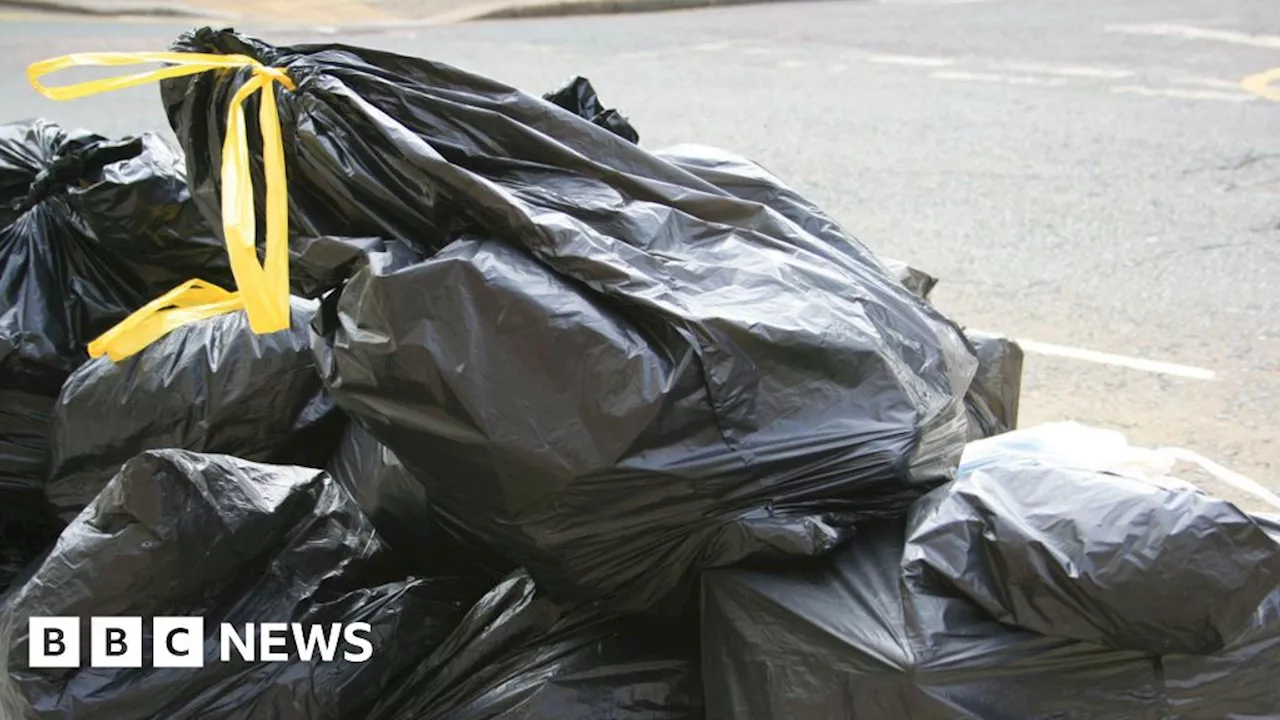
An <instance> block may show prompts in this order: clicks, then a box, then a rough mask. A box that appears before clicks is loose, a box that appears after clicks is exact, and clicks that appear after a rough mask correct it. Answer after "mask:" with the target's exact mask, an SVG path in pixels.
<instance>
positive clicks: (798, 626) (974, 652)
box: [702, 433, 1280, 720]
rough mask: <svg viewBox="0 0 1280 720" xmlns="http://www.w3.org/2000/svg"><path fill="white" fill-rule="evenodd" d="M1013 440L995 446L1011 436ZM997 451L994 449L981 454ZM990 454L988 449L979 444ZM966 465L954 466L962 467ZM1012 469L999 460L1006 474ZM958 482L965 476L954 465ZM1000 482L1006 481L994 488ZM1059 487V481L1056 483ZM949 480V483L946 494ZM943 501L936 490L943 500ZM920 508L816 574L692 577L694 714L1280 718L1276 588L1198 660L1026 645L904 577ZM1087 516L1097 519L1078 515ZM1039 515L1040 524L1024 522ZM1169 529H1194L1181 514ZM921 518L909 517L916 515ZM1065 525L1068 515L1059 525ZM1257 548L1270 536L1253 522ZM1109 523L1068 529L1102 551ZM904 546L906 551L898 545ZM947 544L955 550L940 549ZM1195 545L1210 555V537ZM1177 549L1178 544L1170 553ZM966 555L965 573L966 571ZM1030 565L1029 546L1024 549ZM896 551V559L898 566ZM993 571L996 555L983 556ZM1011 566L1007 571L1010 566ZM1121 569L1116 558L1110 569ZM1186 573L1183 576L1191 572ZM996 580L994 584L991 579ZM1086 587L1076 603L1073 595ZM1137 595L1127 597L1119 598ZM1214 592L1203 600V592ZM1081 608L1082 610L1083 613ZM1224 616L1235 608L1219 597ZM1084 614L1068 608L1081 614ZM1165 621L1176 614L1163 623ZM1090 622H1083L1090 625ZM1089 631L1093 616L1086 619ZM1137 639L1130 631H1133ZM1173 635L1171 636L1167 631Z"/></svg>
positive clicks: (745, 718)
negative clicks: (698, 651) (696, 605)
mask: <svg viewBox="0 0 1280 720" xmlns="http://www.w3.org/2000/svg"><path fill="white" fill-rule="evenodd" d="M1020 434H1021V433H1011V434H1009V435H1004V436H1001V438H999V439H1004V438H1017V436H1018V435H1020ZM987 442H991V443H994V442H997V440H992V441H987ZM989 447H991V446H989ZM968 457H969V456H968V455H966V458H968ZM1005 462H1006V459H1002V458H1001V453H1000V452H999V451H998V449H996V451H994V452H990V453H987V454H986V455H985V458H984V463H986V465H985V469H984V470H983V471H982V472H984V473H986V474H987V475H988V476H989V477H1001V476H997V475H993V473H995V472H997V471H996V470H995V468H999V467H1002V466H1004V463H1005ZM1014 467H1017V461H1016V460H1015V461H1013V464H1012V465H1010V468H1011V469H1012V468H1014ZM966 472H977V471H974V470H973V468H972V467H968V466H962V468H961V474H962V478H963V477H964V475H965V473H966ZM1003 477H1004V479H1006V480H1009V479H1011V476H1007V475H1006V476H1003ZM1071 477H1072V476H1071V474H1070V473H1066V472H1064V473H1062V474H1061V475H1059V476H1058V477H1053V478H1050V477H1043V476H1037V475H1028V476H1027V479H1028V480H1031V479H1037V480H1039V481H1040V483H1041V485H1042V486H1044V487H1045V488H1046V490H1047V491H1056V490H1060V491H1061V493H1062V496H1063V497H1066V496H1067V495H1068V494H1069V493H1072V492H1075V491H1076V489H1077V488H1075V486H1074V484H1073V483H1072V482H1071ZM1059 480H1061V481H1062V482H1061V483H1059V482H1057V481H1059ZM959 482H963V480H961V481H959ZM949 490H950V489H949V488H942V489H939V490H938V491H936V492H937V494H938V496H941V497H944V498H945V497H946V495H947V493H948V492H949ZM934 499H935V496H929V497H926V498H925V499H924V500H921V501H920V503H918V505H917V511H916V512H915V513H913V516H914V517H913V519H912V520H910V521H908V520H902V519H899V520H894V521H887V522H884V523H880V524H876V525H870V524H868V525H865V526H864V527H863V528H862V531H861V532H859V534H858V535H857V537H855V539H854V540H853V541H852V542H851V543H850V544H849V545H848V546H846V547H844V548H841V549H839V550H837V551H836V552H835V553H832V554H831V555H830V556H828V557H827V558H824V559H823V560H822V561H821V562H820V563H819V564H818V565H817V566H816V567H804V568H795V569H791V570H775V571H763V570H715V571H710V572H708V573H705V574H704V576H703V583H702V589H703V604H702V610H703V613H702V623H703V624H702V638H703V663H704V673H703V677H704V680H705V692H706V701H707V717H708V718H711V719H713V720H766V719H767V720H772V719H774V718H788V719H789V720H827V719H828V718H857V719H858V720H902V719H903V718H910V719H911V720H962V719H965V720H968V719H971V718H982V719H983V720H1062V719H1078V720H1086V719H1088V720H1121V719H1128V720H1131V719H1133V718H1144V719H1147V718H1150V719H1152V720H1175V719H1177V720H1221V719H1222V718H1270V717H1275V716H1276V713H1277V711H1278V709H1280V685H1277V684H1276V683H1275V677H1276V673H1277V672H1280V590H1277V589H1274V588H1273V589H1272V590H1271V592H1270V593H1269V594H1267V595H1265V597H1262V598H1261V599H1260V600H1259V602H1257V603H1255V604H1254V609H1253V611H1252V612H1248V613H1246V614H1244V615H1243V616H1244V617H1245V623H1244V626H1243V627H1242V628H1239V629H1240V630H1242V632H1241V633H1240V634H1239V635H1238V636H1237V637H1235V638H1234V639H1233V640H1232V641H1231V642H1230V643H1229V644H1228V645H1227V647H1225V648H1224V649H1222V650H1221V651H1219V652H1215V653H1212V654H1208V655H1190V654H1178V653H1167V654H1151V653H1148V652H1137V651H1131V650H1120V649H1114V648H1110V647H1106V646H1103V645H1098V644H1094V643H1090V642H1083V641H1079V640H1073V639H1070V638H1064V637H1052V636H1047V635H1042V634H1040V633H1035V632H1030V631H1028V630H1024V629H1021V628H1017V627H1014V626H1011V625H1008V624H1003V623H1001V622H999V621H998V620H996V619H995V618H994V617H993V616H992V615H991V614H990V613H988V612H987V611H986V610H984V608H983V607H982V606H981V605H980V604H978V603H975V602H974V601H973V600H972V599H970V598H969V597H968V596H966V595H965V593H964V592H963V591H962V590H958V589H956V587H954V586H953V585H951V584H949V583H948V582H945V581H940V579H939V578H937V577H928V576H925V575H923V574H921V573H918V572H913V571H908V572H904V569H903V566H904V564H911V563H914V562H916V560H914V559H913V556H918V555H919V553H921V552H924V550H923V549H921V548H919V547H916V546H915V544H916V543H918V542H931V543H932V546H934V547H936V546H937V543H938V542H939V541H941V540H943V539H945V538H942V537H937V536H935V537H932V538H929V537H925V538H920V537H916V536H914V535H913V534H912V531H911V527H910V524H911V523H919V522H921V521H925V522H927V508H928V506H929V504H930V502H931V500H934ZM1061 505H1062V502H1060V501H1058V500H1054V501H1051V502H1050V503H1049V505H1048V506H1043V507H1041V506H1038V505H1036V504H1035V503H1033V502H1030V501H1024V502H1023V503H1022V504H1021V505H1020V506H1018V507H1000V508H994V507H992V508H990V517H989V518H988V519H989V520H991V519H998V521H999V522H1001V523H1002V524H1009V525H1011V524H1014V523H1016V522H1017V521H1018V520H1019V519H1022V520H1026V521H1030V522H1032V523H1035V522H1036V521H1037V518H1040V517H1043V518H1049V517H1050V514H1049V511H1050V510H1052V511H1055V512H1056V511H1061V507H1060V506H1061ZM1079 507H1080V508H1081V510H1080V512H1084V511H1085V509H1086V508H1088V509H1089V510H1091V511H1093V512H1094V513H1095V514H1096V516H1097V517H1099V518H1102V517H1103V516H1104V515H1105V513H1106V512H1107V508H1106V507H1101V506H1098V505H1096V504H1089V503H1087V502H1086V503H1082V504H1081V505H1080V506H1079ZM1038 509H1042V510H1044V511H1046V512H1045V514H1044V515H1038V514H1037V510H1038ZM1185 510H1186V512H1185V513H1181V512H1180V513H1179V516H1180V518H1170V519H1173V520H1175V524H1174V525H1173V526H1172V527H1191V526H1195V525H1196V524H1197V523H1201V526H1202V527H1204V524H1203V523H1204V521H1205V520H1207V519H1208V518H1205V517H1204V516H1202V515H1200V514H1198V512H1197V509H1196V508H1195V507H1194V506H1191V505H1189V506H1187V507H1186V508H1185ZM922 513H923V514H924V515H925V516H926V517H924V518H922V517H921V514H922ZM1072 517H1078V514H1077V513H1068V515H1067V517H1066V519H1065V520H1064V524H1070V522H1071V518H1072ZM1254 522H1256V524H1257V527H1259V528H1261V529H1263V530H1265V531H1266V532H1267V533H1268V534H1269V535H1270V536H1271V538H1272V542H1275V541H1277V540H1280V525H1277V524H1276V523H1275V521H1274V520H1272V519H1268V518H1262V517H1255V518H1254ZM1110 528H1111V526H1110V525H1105V526H1104V523H1095V524H1094V525H1092V526H1090V527H1089V528H1087V529H1085V528H1083V527H1080V528H1078V529H1079V531H1080V533H1081V536H1082V539H1083V540H1085V541H1088V540H1089V539H1090V538H1091V537H1093V536H1094V535H1095V534H1096V535H1097V536H1098V537H1099V538H1106V537H1109V536H1110V533H1111V532H1113V531H1112V530H1111V529H1110ZM909 536H911V537H912V540H911V541H910V542H908V540H907V538H908V537H909ZM955 540H956V543H955V547H956V548H957V550H958V548H959V547H960V545H961V543H962V542H963V538H962V537H960V536H958V535H957V536H956V537H955ZM1206 544H1207V545H1211V540H1210V542H1209V543H1206ZM1184 548H1185V546H1184ZM992 549H993V548H991V547H990V546H989V545H987V546H985V547H984V546H983V544H981V543H979V544H977V545H975V546H974V547H973V548H972V556H971V562H973V563H975V564H980V563H981V560H982V557H981V554H982V553H983V552H990V551H991V550H992ZM1031 551H1032V552H1034V549H1032V550H1031ZM904 554H906V555H907V556H908V557H906V558H904ZM992 560H993V562H998V560H999V558H994V557H993V558H992ZM1011 561H1013V560H1012V559H1011ZM1120 562H1121V564H1122V563H1123V560H1122V559H1121V560H1120ZM1198 571H1199V568H1189V569H1188V573H1189V574H1194V573H1195V572H1198ZM1006 579H1007V578H1006ZM1088 580H1089V579H1088V578H1087V577H1086V578H1083V579H1082V582H1081V585H1080V586H1078V588H1077V590H1078V591H1079V592H1081V593H1083V592H1084V588H1085V587H1086V585H1085V583H1087V582H1088ZM1060 582H1062V580H1061V579H1060V578H1055V577H1053V576H1052V575H1049V574H1046V575H1044V576H1039V577H1024V578H1022V579H1021V584H1020V585H1018V586H1007V587H1008V588H1009V590H1011V591H1015V592H1025V593H1028V594H1033V593H1040V592H1044V593H1052V591H1053V588H1054V587H1055V583H1060ZM1180 587H1181V584H1180V583H1176V584H1175V585H1173V586H1172V592H1171V593H1170V594H1167V595H1166V594H1165V593H1164V592H1163V591H1161V590H1159V589H1158V588H1154V587H1148V588H1147V589H1146V594H1139V595H1138V597H1136V598H1134V602H1141V603H1143V608H1144V611H1145V613H1146V617H1139V618H1137V622H1139V623H1141V622H1148V621H1149V620H1154V619H1155V618H1156V617H1157V616H1160V615H1161V614H1164V617H1166V618H1169V617H1174V616H1172V615H1170V614H1169V613H1170V612H1171V611H1169V610H1167V609H1166V608H1165V606H1166V605H1169V604H1176V603H1185V602H1189V603H1193V604H1194V603H1197V602H1198V601H1197V600H1195V599H1194V598H1188V597H1187V595H1186V594H1185V593H1183V592H1180V591H1179V588H1180ZM1130 589H1131V590H1134V591H1135V592H1138V591H1137V588H1135V587H1132V586H1131V587H1130ZM1206 591H1207V592H1210V593H1211V594H1212V593H1215V592H1216V590H1215V589H1211V588H1206ZM1094 602H1095V603H1096V601H1094ZM1228 602H1229V603H1230V604H1231V607H1232V608H1235V607H1243V606H1244V605H1245V604H1246V602H1245V601H1244V600H1240V601H1235V600H1228ZM1084 608H1085V606H1081V609H1082V610H1083V609H1084ZM1172 612H1176V611H1172ZM1091 617H1094V616H1091ZM1094 619H1095V620H1102V619H1103V618H1102V616H1101V615H1098V616H1096V617H1094ZM1135 626H1136V625H1135ZM1170 630H1171V632H1173V633H1174V634H1175V636H1176V633H1177V630H1178V628H1177V626H1171V628H1170Z"/></svg>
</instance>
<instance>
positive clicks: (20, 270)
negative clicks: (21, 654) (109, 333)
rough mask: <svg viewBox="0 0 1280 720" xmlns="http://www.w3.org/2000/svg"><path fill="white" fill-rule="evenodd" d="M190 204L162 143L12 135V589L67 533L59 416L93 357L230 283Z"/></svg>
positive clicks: (16, 131)
mask: <svg viewBox="0 0 1280 720" xmlns="http://www.w3.org/2000/svg"><path fill="white" fill-rule="evenodd" d="M190 200H191V198H190V194H189V192H188V190H187V187H186V184H185V181H184V179H183V167H182V161H181V159H180V158H179V157H177V156H176V155H175V154H174V152H173V151H172V150H170V149H169V148H168V147H167V146H166V145H165V144H164V143H163V142H162V141H161V140H160V139H159V138H157V137H155V136H151V135H143V136H141V137H138V138H126V139H123V140H118V141H114V140H108V139H107V138H104V137H101V136H98V135H93V134H91V133H88V132H85V131H68V130H64V129H63V128H61V127H58V126H57V125H55V124H53V123H50V122H47V121H43V120H35V121H25V122H18V123H10V124H7V125H0V508H2V509H0V537H2V538H3V540H0V542H3V543H4V546H3V547H2V548H0V556H2V557H3V560H2V561H0V591H2V590H3V589H4V587H6V586H7V585H8V583H9V580H10V579H11V577H12V573H11V572H10V571H11V570H13V569H14V568H16V567H18V566H21V565H22V564H23V563H24V562H25V561H29V560H30V559H32V558H34V557H35V556H36V555H37V554H39V552H40V550H42V549H43V548H44V547H45V546H46V545H47V544H48V543H50V542H52V540H53V538H54V537H55V536H56V529H57V528H58V527H60V525H61V524H60V523H59V522H58V521H57V519H56V517H55V516H54V514H53V511H52V509H51V508H50V507H49V506H48V505H47V504H45V503H44V500H43V495H44V475H45V472H46V469H47V464H48V452H49V449H48V444H47V434H48V429H49V417H50V414H51V413H52V411H53V405H54V401H55V398H57V396H58V391H59V388H60V387H61V386H62V382H63V381H64V380H65V379H66V377H67V374H68V373H69V372H71V371H72V370H74V369H75V368H76V367H78V366H79V365H80V364H81V363H83V362H84V361H85V360H87V359H88V355H87V354H86V350H85V345H86V344H87V343H88V342H89V341H90V340H92V339H93V338H94V337H95V336H97V335H98V334H99V333H101V332H103V331H104V330H107V329H108V328H110V327H111V326H112V325H114V324H115V323H117V322H118V321H120V320H122V319H124V318H125V317H126V316H127V315H128V314H129V313H130V312H132V311H133V310H135V309H137V308H138V307H140V306H141V305H142V304H143V303H145V302H146V301H148V300H150V299H151V298H152V297H154V296H156V295H158V294H160V293H162V292H165V291H167V290H169V289H170V288H171V287H172V286H173V285H176V284H177V283H178V282H180V281H183V280H187V279H189V278H191V277H193V276H200V277H204V278H205V279H207V280H210V281H213V282H227V281H228V280H229V279H230V276H229V273H228V272H227V260H226V253H225V251H224V250H223V249H222V248H221V247H220V246H219V245H218V244H217V242H216V241H215V239H214V238H213V236H212V234H211V233H210V231H209V228H208V226H207V225H206V223H205V221H204V218H203V216H202V215H201V214H200V212H199V210H198V208H196V207H195V205H194V204H193V203H191V201H190ZM51 533H53V534H51Z"/></svg>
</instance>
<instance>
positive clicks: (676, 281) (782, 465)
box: [163, 30, 976, 610]
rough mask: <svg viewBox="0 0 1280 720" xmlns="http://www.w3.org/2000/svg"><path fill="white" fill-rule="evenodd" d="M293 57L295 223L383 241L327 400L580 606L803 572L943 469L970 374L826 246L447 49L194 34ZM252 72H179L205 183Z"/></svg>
mask: <svg viewBox="0 0 1280 720" xmlns="http://www.w3.org/2000/svg"><path fill="white" fill-rule="evenodd" d="M174 49H175V50H178V51H185V52H222V53H243V54H247V55H250V56H252V57H255V58H257V59H258V60H260V61H262V62H264V63H265V64H269V65H274V66H279V67H283V68H285V69H286V70H287V72H288V74H289V76H290V77H292V78H294V79H295V80H296V82H297V89H296V90H294V91H290V92H284V91H279V92H278V100H279V105H280V114H281V118H282V123H283V124H284V126H285V132H284V143H285V154H286V158H287V160H288V164H289V200H290V211H291V227H292V228H294V229H295V232H296V234H297V235H299V236H307V235H311V236H333V235H336V236H345V237H368V236H373V237H391V238H399V239H403V240H406V241H408V242H412V243H414V244H415V245H417V246H418V247H419V248H420V249H422V251H423V253H424V255H426V256H427V257H426V259H424V260H422V261H420V262H411V263H398V262H390V261H385V260H378V261H375V262H373V263H371V264H370V265H369V266H367V267H365V268H364V269H362V270H359V271H358V272H356V274H355V275H354V277H353V278H352V279H351V280H350V281H349V283H348V284H347V285H346V286H345V288H344V289H343V290H342V292H341V294H340V296H339V297H337V298H335V299H334V301H333V303H332V312H331V313H329V316H330V317H331V319H332V320H333V322H332V323H331V324H329V325H327V327H326V328H325V332H324V337H323V338H322V341H321V342H320V343H319V344H318V347H317V355H318V358H319V362H320V365H321V369H322V372H323V375H324V377H325V381H326V383H327V384H328V385H329V387H330V389H331V391H332V392H333V394H334V398H335V400H336V401H337V402H338V404H339V405H340V406H341V407H342V408H343V409H344V410H346V411H347V412H349V413H351V414H352V415H355V416H357V417H359V418H361V420H362V421H363V422H364V423H365V425H366V426H367V427H368V429H369V430H370V431H371V432H372V433H373V434H374V435H375V437H377V438H378V439H379V440H380V441H381V442H383V443H384V444H386V445H387V446H388V447H389V448H391V449H392V451H394V452H395V454H396V455H397V456H398V457H399V458H400V459H401V460H402V461H403V462H404V464H405V466H406V467H408V468H409V469H410V470H411V471H412V472H413V474H414V476H415V477H416V478H418V479H419V480H420V481H422V482H424V483H425V484H426V486H427V489H428V492H429V495H430V497H431V498H432V501H433V502H434V503H436V504H437V505H439V506H440V507H441V508H442V509H444V510H445V511H446V512H447V513H448V514H449V515H450V516H451V517H452V518H454V519H455V520H456V521H457V522H458V524H459V525H461V526H462V527H464V528H465V529H466V530H467V531H468V532H471V533H474V534H475V535H476V536H477V537H478V538H479V539H480V540H482V541H484V542H485V543H487V544H490V545H491V546H493V547H494V548H495V549H497V550H499V551H500V552H502V553H503V554H505V555H506V556H507V557H509V558H510V559H511V560H513V561H514V562H516V563H517V564H519V565H521V566H524V567H526V568H527V569H528V570H529V572H530V574H531V575H532V576H533V577H534V578H535V579H536V580H537V581H538V582H539V584H540V587H542V588H543V589H544V590H545V591H546V592H548V593H550V594H551V595H552V596H553V597H556V598H558V599H561V600H588V599H591V600H599V601H601V602H603V603H605V604H607V605H609V606H611V607H613V608H614V609H626V610H643V609H661V610H673V609H678V608H680V607H682V606H683V605H684V602H685V600H686V599H687V597H688V591H689V590H690V589H691V588H692V586H693V584H694V581H695V579H696V573H697V571H698V570H699V569H701V568H706V567H716V566H722V565H727V564H732V563H736V562H741V561H747V560H764V559H775V560H776V559H779V558H784V557H791V556H812V555H819V554H822V553H824V552H827V551H828V550H830V549H831V548H833V547H835V546H836V545H837V544H839V543H840V542H841V541H842V540H843V539H845V538H846V537H847V536H848V535H849V532H850V529H851V528H852V526H853V525H854V524H856V522H857V521H858V520H860V519H863V518H866V517H873V516H879V515H893V514H898V513H901V512H902V511H903V510H904V509H905V507H906V506H907V504H908V503H909V502H910V501H911V500H912V499H914V498H915V497H917V496H919V495H920V494H921V493H923V492H925V491H927V490H928V489H930V488H932V487H933V486H935V485H937V484H938V483H939V482H942V481H945V480H946V479H949V477H950V473H951V471H952V469H953V468H954V466H955V462H956V460H957V459H958V455H959V452H960V450H961V447H962V443H963V440H964V436H965V420H964V411H963V405H962V402H961V399H962V396H963V394H964V392H965V390H966V389H967V388H968V386H969V382H970V379H971V378H972V375H973V371H974V367H975V364H976V363H975V360H974V358H973V356H972V355H971V354H970V351H969V349H968V348H967V346H966V344H965V343H964V340H963V338H962V336H961V334H960V332H959V330H958V329H957V328H956V327H955V326H954V325H953V324H952V323H950V322H949V321H947V320H946V319H945V318H943V317H942V316H941V315H940V314H938V313H937V312H936V311H935V310H933V309H932V308H931V307H929V306H928V305H927V304H926V303H924V302H923V301H921V300H920V299H919V298H917V297H916V296H914V295H913V294H911V293H910V292H909V291H907V290H906V289H905V288H904V287H903V286H902V285H900V284H899V283H897V282H896V281H894V280H893V279H892V278H890V277H889V276H888V275H887V274H886V272H885V269H884V268H883V267H882V266H881V265H880V264H879V263H878V262H873V261H872V260H870V259H869V256H870V253H869V252H867V251H866V250H865V248H863V247H861V246H860V245H858V244H857V243H855V242H853V241H850V240H842V241H840V242H834V241H833V239H832V238H834V237H835V235H836V234H837V233H838V230H837V229H835V228H824V230H823V236H821V237H820V236H816V235H814V234H812V233H810V232H809V231H807V230H806V229H805V228H804V227H802V226H800V225H798V224H797V223H795V222H793V221H791V220H789V219H788V218H787V217H785V216H784V215H782V214H780V213H778V212H777V211H774V210H772V209H770V208H768V207H766V206H764V205H761V204H759V203H755V202H750V201H747V200H743V199H741V198H737V197H735V196H733V195H731V194H729V193H727V192H725V191H724V190H721V189H720V188H718V187H716V186H715V185H714V184H712V183H709V182H707V181H705V180H703V179H701V178H699V177H698V176H697V175H695V174H693V173H691V172H689V171H688V170H686V169H684V168H682V167H680V166H679V165H677V164H674V163H671V162H668V161H666V160H663V159H662V158H661V157H658V156H655V155H653V154H651V153H648V152H646V151H645V150H643V149H641V148H639V147H638V146H636V145H635V144H633V143H631V142H630V141H628V140H627V139H625V138H622V137H619V136H618V135H616V134H614V133H613V132H612V131H610V130H608V129H606V128H602V127H600V126H598V125H596V124H594V123H592V122H590V121H589V120H586V119H584V118H582V117H580V116H579V115H577V114H575V113H574V112H569V111H565V110H564V109H562V108H559V107H557V106H554V105H552V104H550V103H548V102H546V101H544V100H542V99H541V98H537V97H533V96H529V95H526V94H523V93H521V92H519V91H517V90H514V89H512V88H509V87H506V86H503V85H501V84H499V83H496V82H493V81H491V80H487V79H484V78H481V77H477V76H475V75H471V74H469V73H466V72H463V71H461V70H457V69H455V68H451V67H448V66H445V65H441V64H438V63H433V62H429V61H426V60H418V59H413V58H405V57H401V56H396V55H391V54H388V53H383V52H378V51H373V50H365V49H360V48H353V47H347V46H339V45H316V46H299V47H283V48H275V47H270V46H267V45H265V44H262V43H259V42H256V41H252V40H249V39H247V38H244V37H242V36H238V35H235V34H232V33H228V32H213V31H208V30H200V31H196V32H194V33H192V34H188V35H186V36H184V37H183V38H181V39H180V40H179V41H178V43H177V44H176V45H175V46H174ZM244 79H245V73H243V72H239V71H228V72H225V73H220V74H205V75H201V76H193V77H188V78H182V79H176V80H170V81H166V83H165V84H164V86H163V90H164V92H163V95H164V97H165V100H166V104H167V107H168V111H169V115H170V119H171V121H172V122H173V124H174V126H175V129H176V130H177V133H178V135H179V137H181V138H183V139H184V140H183V142H184V147H185V149H186V152H187V157H188V164H189V166H190V170H191V177H192V183H193V187H194V188H195V190H194V192H195V193H196V194H197V197H198V198H199V199H200V201H201V202H202V203H204V204H205V205H206V207H207V208H212V207H214V205H215V202H216V198H217V188H216V184H217V178H218V173H217V154H216V152H215V151H216V149H217V148H219V147H221V143H222V136H223V133H224V128H223V127H222V125H223V124H224V122H225V121H224V120H223V118H222V115H221V113H220V112H219V110H218V108H222V107H225V106H226V100H227V98H228V97H229V96H230V94H231V93H234V92H235V90H236V88H237V86H238V85H239V84H240V83H242V82H243V81H244Z"/></svg>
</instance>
